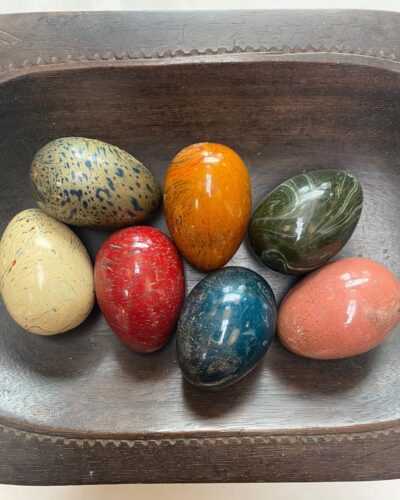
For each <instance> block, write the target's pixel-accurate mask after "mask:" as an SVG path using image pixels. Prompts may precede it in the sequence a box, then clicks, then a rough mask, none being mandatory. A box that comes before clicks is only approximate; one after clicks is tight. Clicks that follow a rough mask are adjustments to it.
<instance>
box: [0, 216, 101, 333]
mask: <svg viewBox="0 0 400 500" xmlns="http://www.w3.org/2000/svg"><path fill="white" fill-rule="evenodd" d="M0 289H1V295H2V298H3V301H4V304H5V306H6V308H7V310H8V312H9V313H10V315H11V316H12V318H13V319H14V320H15V321H16V322H17V323H18V324H19V325H20V326H21V327H22V328H24V329H25V330H28V331H29V332H32V333H36V334H39V335H53V334H56V333H62V332H66V331H67V330H71V329H72V328H75V327H76V326H78V325H79V324H80V323H82V321H84V320H85V319H86V318H87V316H88V315H89V313H90V311H91V309H92V307H93V304H94V283H93V267H92V263H91V261H90V258H89V255H88V253H87V251H86V249H85V247H84V246H83V244H82V242H81V241H80V239H79V238H78V237H77V236H76V235H75V233H73V232H72V231H71V229H69V228H68V227H67V226H66V225H65V224H62V223H61V222H58V221H57V220H55V219H53V218H52V217H50V216H49V215H47V214H45V213H44V212H42V211H41V210H38V209H29V210H24V211H23V212H20V213H19V214H17V215H16V216H15V217H14V218H13V219H12V220H11V222H10V223H9V224H8V226H7V228H6V230H5V231H4V234H3V237H2V239H1V242H0Z"/></svg>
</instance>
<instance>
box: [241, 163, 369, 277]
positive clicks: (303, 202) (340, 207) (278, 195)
mask: <svg viewBox="0 0 400 500" xmlns="http://www.w3.org/2000/svg"><path fill="white" fill-rule="evenodd" d="M362 204H363V193H362V188H361V185H360V183H359V182H358V180H357V179H356V178H355V177H353V176H352V175H350V174H349V173H347V172H344V171H340V170H328V169H327V170H315V171H312V172H307V173H305V174H301V175H298V176H296V177H293V178H291V179H289V180H287V181H285V182H283V183H282V184H280V185H279V186H278V187H277V188H275V189H274V190H273V191H272V192H271V193H269V194H268V195H267V196H266V197H265V198H264V199H263V200H262V201H261V203H260V204H259V205H258V207H257V208H256V210H255V211H254V214H253V216H252V218H251V222H250V226H249V240H250V244H251V246H252V248H253V250H254V252H255V254H256V255H257V257H259V258H260V260H261V261H262V262H263V264H265V265H266V266H268V267H270V268H271V269H274V270H275V271H279V272H281V273H288V274H303V273H306V272H309V271H312V270H313V269H316V268H317V267H319V266H322V265H323V264H325V263H326V262H327V261H328V260H329V259H330V258H332V257H333V256H334V255H335V254H337V253H338V252H339V251H340V250H341V249H342V248H343V246H344V245H345V244H346V243H347V241H348V240H349V238H350V237H351V235H352V233H353V231H354V229H355V228H356V226H357V223H358V220H359V218H360V215H361V210H362Z"/></svg>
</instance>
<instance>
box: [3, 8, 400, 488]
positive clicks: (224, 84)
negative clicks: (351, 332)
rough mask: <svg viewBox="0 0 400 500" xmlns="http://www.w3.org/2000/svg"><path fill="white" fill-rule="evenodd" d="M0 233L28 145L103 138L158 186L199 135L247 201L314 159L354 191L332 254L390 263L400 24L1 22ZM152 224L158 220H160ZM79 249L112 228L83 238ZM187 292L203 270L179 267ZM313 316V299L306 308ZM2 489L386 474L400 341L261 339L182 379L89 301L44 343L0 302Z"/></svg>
mask: <svg viewBox="0 0 400 500" xmlns="http://www.w3.org/2000/svg"><path fill="white" fill-rule="evenodd" d="M0 30H1V31H0V68H1V73H0V110H1V113H0V127H1V128H0V131H1V134H0V144H1V184H0V189H1V197H0V203H1V213H2V216H1V225H2V226H1V229H4V227H5V225H6V224H7V222H8V221H9V219H10V218H11V217H12V216H13V215H14V214H15V213H16V212H18V211H20V210H22V209H24V208H27V207H31V206H33V205H34V203H33V199H32V196H31V193H30V187H29V182H28V169H29V165H30V161H31V159H32V156H33V154H34V152H35V151H36V150H37V149H38V148H39V147H40V146H42V145H43V144H44V143H46V142H48V141H50V140H52V139H54V138H56V137H60V136H67V135H81V136H87V137H94V138H98V139H101V140H105V141H107V142H110V143H113V144H116V145H118V146H120V147H122V148H124V149H126V150H128V151H129V152H131V153H133V154H134V155H135V156H137V157H138V158H139V159H141V160H142V161H143V162H144V163H145V165H148V166H149V167H150V168H151V169H152V170H153V171H154V172H155V174H156V175H157V177H158V179H159V181H160V182H161V181H162V179H163V176H164V171H165V169H166V166H167V165H168V162H169V160H170V159H171V158H172V157H173V156H174V154H175V153H176V152H177V151H178V150H179V149H181V148H182V147H184V146H185V145H188V144H190V143H193V142H198V141H207V140H212V141H216V142H221V143H224V144H227V145H229V146H230V147H232V148H234V149H235V150H237V151H238V152H239V154H240V155H241V156H242V157H243V159H244V160H245V162H246V164H247V165H248V167H249V169H250V172H251V177H252V183H253V194H254V204H257V203H258V202H259V200H260V199H261V197H262V196H263V195H264V194H265V193H266V192H267V191H269V190H270V189H271V188H273V187H274V186H276V185H277V184H278V183H279V182H281V181H283V180H284V179H286V178H288V177H291V176H293V175H295V174H298V173H300V172H302V170H303V169H314V168H318V167H321V166H324V167H334V168H343V169H346V170H348V171H350V172H352V173H354V174H356V176H357V177H358V178H359V179H360V180H361V182H362V184H363V188H364V193H365V204H364V211H363V215H362V219H361V221H360V223H359V225H358V227H357V230H356V232H355V234H354V236H353V237H352V239H351V241H350V242H349V243H348V244H347V246H346V247H345V249H344V251H343V252H342V255H363V256H366V257H371V258H374V259H376V260H378V261H380V262H382V263H384V264H386V265H387V266H389V267H390V268H391V269H392V270H393V272H394V273H395V274H397V275H398V274H399V272H400V264H399V246H400V245H399V241H400V226H399V220H400V203H399V189H400V169H399V158H400V140H399V139H400V136H399V127H400V62H399V61H400V15H397V14H385V13H376V12H375V13H371V12H349V13H346V14H345V13H342V12H336V11H324V12H322V11H312V12H307V11H305V12H300V11H297V12H293V11H281V12H279V11H270V12H267V11H266V12H257V13H253V12H228V13H226V12H225V13H190V12H186V13H181V14H177V13H108V14H105V13H93V14H87V13H83V14H82V13H75V14H35V15H16V16H3V17H1V18H0ZM155 224H156V225H157V226H159V227H161V228H162V229H165V224H164V220H163V217H162V215H161V214H159V216H158V218H157V219H156V220H155ZM78 234H79V236H80V237H81V238H82V240H83V241H84V243H85V244H86V245H87V247H88V249H89V251H90V253H91V256H92V257H94V256H95V253H96V250H97V249H98V248H99V246H100V244H101V243H102V241H103V240H104V238H105V236H106V234H105V233H102V232H99V231H97V232H96V231H93V230H79V231H78ZM231 263H232V264H234V265H244V266H247V267H250V268H252V269H255V270H257V271H258V272H260V273H261V274H262V275H263V276H265V277H266V278H267V280H268V281H269V282H270V284H271V285H272V287H273V289H274V290H275V292H276V294H277V297H278V299H279V300H280V299H281V298H282V296H283V295H284V293H285V292H286V290H287V289H288V288H289V286H290V285H291V283H292V280H293V278H290V277H285V276H281V275H278V274H276V273H273V272H269V271H267V270H266V269H264V268H262V267H261V266H260V265H259V264H258V263H257V262H256V261H255V259H254V258H253V256H252V255H251V253H250V251H249V248H248V245H247V243H244V244H243V245H242V247H241V248H240V250H239V251H238V253H237V254H236V255H235V257H234V258H233V259H232V261H231ZM186 276H187V287H188V290H189V289H190V288H191V287H192V286H193V285H194V284H195V283H196V282H197V281H198V279H199V278H200V274H199V273H197V272H195V271H193V270H192V269H191V268H190V267H189V266H186ZM317 307H318V305H317V304H316V308H317ZM0 322H1V332H0V482H3V483H20V484H68V483H117V482H180V481H188V482H202V481H212V482H216V481H308V480H311V481H320V480H351V479H352V480H362V479H376V478H381V479H383V478H395V477H399V475H400V455H399V450H400V421H399V418H400V398H399V390H398V388H399V385H400V368H399V362H398V359H399V349H400V336H399V335H394V336H392V337H391V338H390V339H389V340H388V341H387V342H386V343H385V344H384V345H382V346H381V347H379V348H378V349H375V350H374V351H372V352H370V353H368V354H365V355H363V356H359V357H356V358H352V359H347V360H342V361H336V362H321V361H311V360H307V359H302V358H300V357H296V356H295V355H293V354H291V353H290V352H287V351H286V350H285V349H283V348H282V347H281V346H280V345H279V343H278V342H274V343H273V345H272V347H271V349H270V351H269V352H268V354H267V355H266V357H265V359H264V361H263V363H262V364H261V365H260V366H259V367H258V368H257V369H256V370H255V371H254V372H253V373H252V374H251V375H249V376H248V377H246V378H245V379H243V380H242V381H241V382H239V383H238V384H236V385H235V386H233V387H232V388H230V389H228V390H226V391H224V392H222V393H217V394H208V393H202V392H199V391H197V390H195V389H194V388H192V387H189V386H188V385H187V384H186V383H184V382H183V381H182V377H181V373H180V371H179V369H178V366H177V364H176V361H175V350H174V349H175V346H174V342H173V341H172V342H171V343H170V344H169V345H168V346H167V347H166V348H165V349H163V350H162V351H160V352H158V353H156V354H153V355H148V356H144V355H139V354H134V353H131V352H129V351H128V350H127V349H126V348H125V347H124V346H123V345H122V344H121V343H120V342H119V341H118V339H117V338H116V337H115V336H114V335H113V334H112V333H111V332H110V330H109V328H108V327H107V326H106V324H105V322H104V320H103V319H102V317H101V316H100V314H99V312H98V310H95V311H94V312H93V314H92V315H91V317H90V318H89V320H88V321H86V322H85V323H84V324H83V325H82V326H81V327H79V328H78V329H76V331H74V332H72V333H69V334H65V335H60V336H56V337H54V338H42V337H38V336H34V335H29V334H27V333H25V332H23V331H22V330H21V329H19V328H18V327H17V326H16V325H15V324H14V323H13V321H12V320H11V319H10V317H9V316H8V315H7V314H6V312H5V310H4V307H3V305H1V319H0Z"/></svg>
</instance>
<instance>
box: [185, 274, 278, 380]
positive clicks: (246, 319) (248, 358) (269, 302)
mask: <svg viewBox="0 0 400 500" xmlns="http://www.w3.org/2000/svg"><path fill="white" fill-rule="evenodd" d="M275 326H276V302H275V297H274V294H273V292H272V290H271V288H270V286H269V285H268V283H267V282H266V281H265V280H264V278H262V277H261V276H260V275H258V274H257V273H255V272H254V271H251V270H250V269H246V268H243V267H225V268H223V269H220V270H219V271H216V272H214V273H212V274H210V275H208V276H206V277H205V278H204V279H203V280H201V281H200V282H199V283H198V284H197V285H196V286H195V287H194V288H193V290H192V291H191V292H190V294H189V295H188V297H187V298H186V300H185V304H184V306H183V309H182V313H181V316H180V318H179V323H178V329H177V352H178V362H179V365H180V367H181V369H182V372H183V374H184V376H185V377H186V379H187V380H189V382H191V383H192V384H194V385H196V386H199V387H203V388H208V389H218V388H223V387H226V386H228V385H230V384H232V383H234V382H236V381H237V380H239V379H240V378H242V377H243V376H245V375H246V374H247V373H248V372H250V371H251V370H252V369H253V368H254V366H255V365H256V364H257V362H258V361H259V360H260V359H261V358H262V356H263V355H264V354H265V352H266V351H267V349H268V347H269V345H270V343H271V341H272V339H273V336H274V334H275Z"/></svg>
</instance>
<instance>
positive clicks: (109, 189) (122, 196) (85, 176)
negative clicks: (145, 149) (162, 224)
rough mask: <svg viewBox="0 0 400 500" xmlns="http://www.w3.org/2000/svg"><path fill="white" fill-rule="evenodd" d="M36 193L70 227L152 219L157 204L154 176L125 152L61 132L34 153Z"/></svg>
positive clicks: (46, 208) (45, 207)
mask: <svg viewBox="0 0 400 500" xmlns="http://www.w3.org/2000/svg"><path fill="white" fill-rule="evenodd" d="M30 174H31V180H32V187H33V194H34V198H35V200H36V202H37V204H38V206H39V207H40V208H41V209H42V210H44V211H45V212H46V213H48V214H49V215H51V216H53V217H55V218H56V219H58V220H61V221H62V222H66V223H67V224H72V225H74V226H92V227H104V228H107V227H108V228H113V227H122V226H128V225H132V224H138V223H141V222H143V221H145V220H147V219H148V218H150V217H151V216H152V215H153V214H154V212H155V211H156V210H157V209H158V207H159V206H160V204H161V191H160V188H159V186H158V184H157V181H156V179H155V177H154V175H153V174H152V173H151V172H150V171H149V170H148V169H147V168H146V167H145V166H144V165H142V164H141V163H140V161H138V160H137V159H136V158H134V157H133V156H131V155H130V154H128V153H127V152H126V151H123V150H122V149H119V148H117V147H116V146H112V145H111V144H107V143H105V142H101V141H97V140H95V139H85V138H83V137H61V138H60V139H56V140H55V141H52V142H49V143H48V144H46V145H45V146H43V148H42V149H40V150H39V151H38V153H37V154H36V155H35V157H34V159H33V162H32V165H31V171H30Z"/></svg>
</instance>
